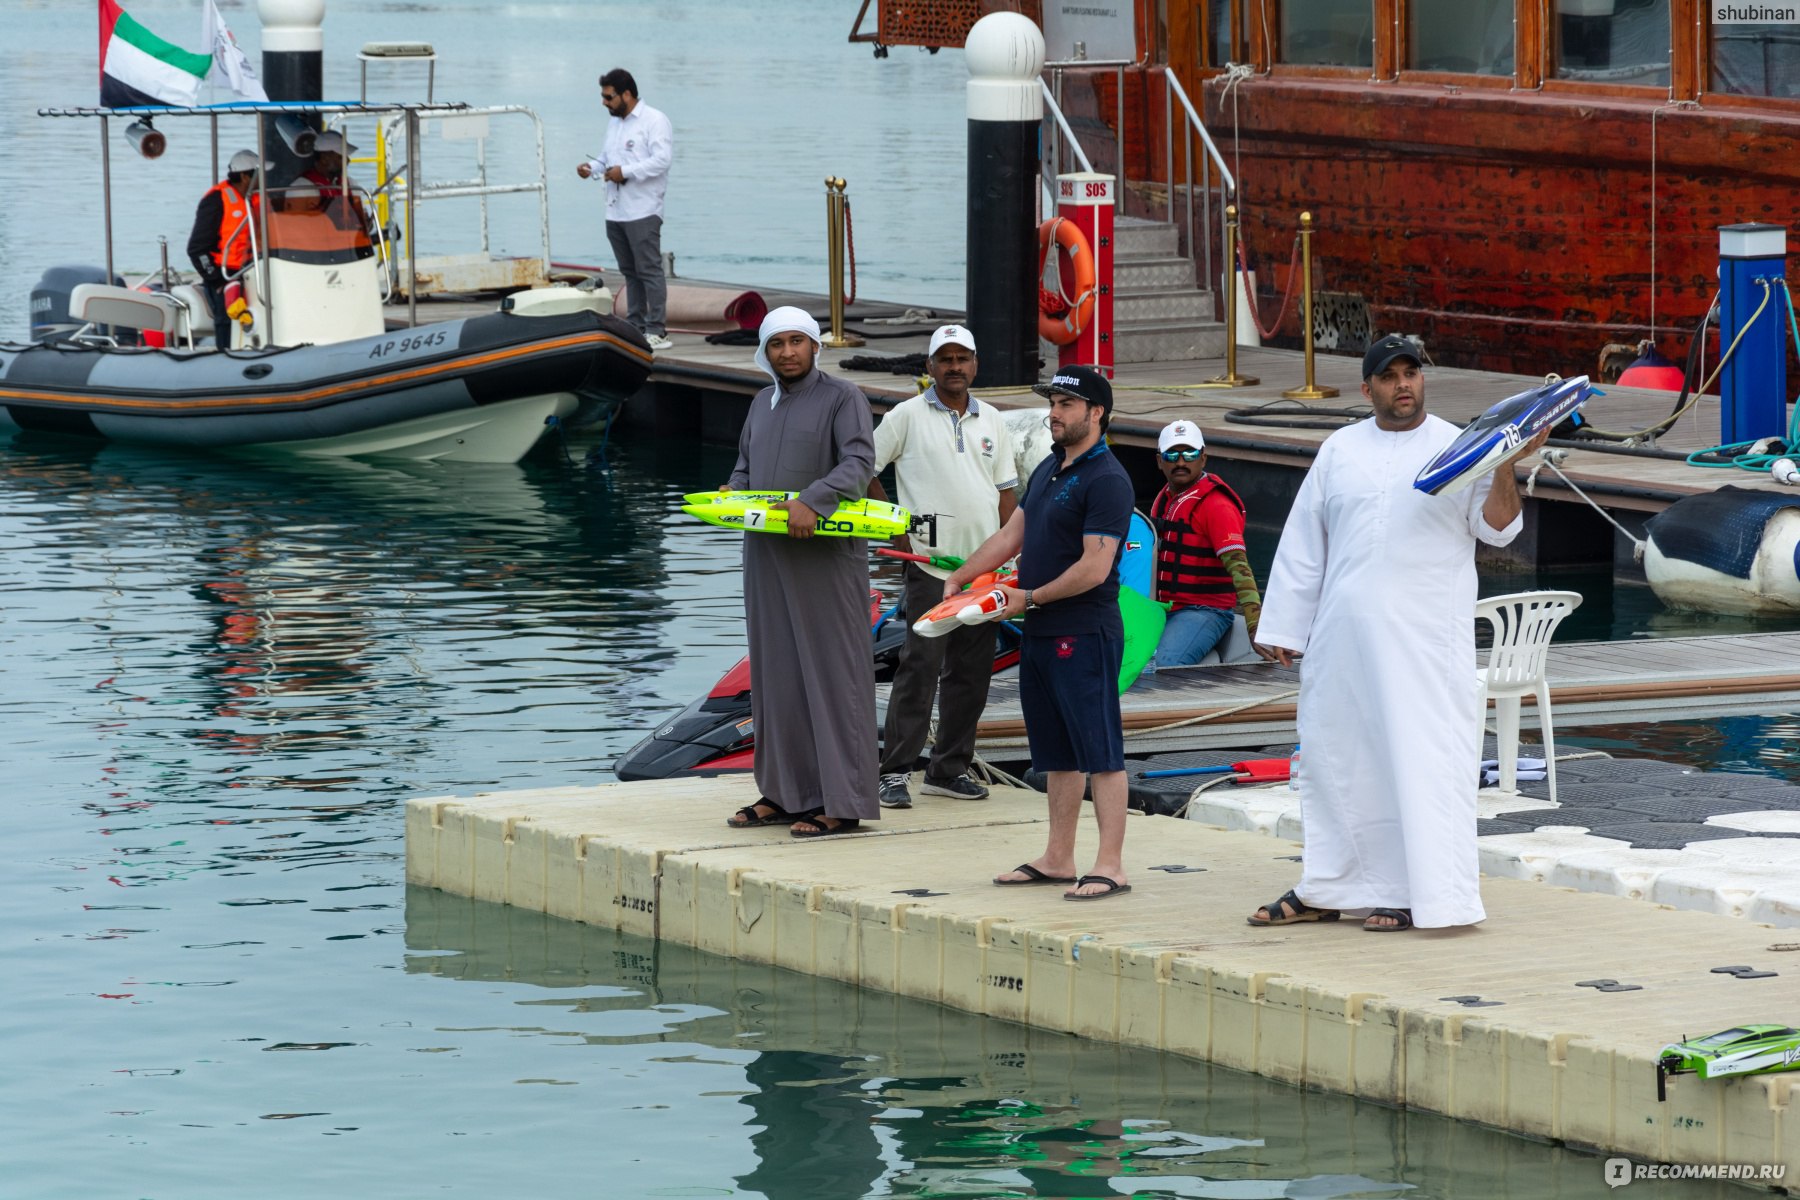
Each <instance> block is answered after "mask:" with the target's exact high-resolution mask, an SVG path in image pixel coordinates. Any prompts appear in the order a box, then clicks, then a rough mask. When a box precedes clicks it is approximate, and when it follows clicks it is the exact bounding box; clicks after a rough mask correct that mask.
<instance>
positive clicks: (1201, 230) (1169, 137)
mask: <svg viewBox="0 0 1800 1200" xmlns="http://www.w3.org/2000/svg"><path fill="white" fill-rule="evenodd" d="M1177 100H1179V101H1180V102H1181V113H1182V124H1181V162H1182V169H1183V171H1184V172H1185V180H1186V186H1185V188H1184V189H1183V190H1184V191H1185V192H1186V193H1187V225H1186V228H1187V231H1188V242H1189V250H1190V253H1189V255H1188V257H1189V258H1191V259H1192V260H1193V261H1194V263H1195V265H1196V266H1197V267H1198V268H1199V269H1200V272H1201V274H1200V278H1201V279H1202V280H1203V281H1204V286H1206V287H1208V288H1211V287H1213V286H1215V285H1216V284H1217V283H1218V282H1219V281H1220V278H1221V277H1219V276H1218V275H1217V274H1216V273H1215V271H1214V270H1213V233H1214V230H1213V219H1212V210H1213V192H1214V190H1215V187H1214V181H1213V172H1214V171H1217V172H1218V184H1217V188H1216V190H1217V191H1218V193H1219V205H1218V208H1219V226H1218V230H1217V232H1218V235H1219V257H1220V258H1221V259H1223V258H1224V256H1225V246H1226V245H1227V244H1228V241H1227V238H1226V236H1225V209H1226V207H1227V206H1228V205H1230V204H1232V203H1233V202H1235V201H1236V199H1237V178H1236V176H1234V175H1233V174H1232V173H1231V168H1230V167H1228V166H1226V165H1225V156H1224V155H1222V154H1220V153H1219V147H1218V146H1217V145H1216V144H1215V143H1214V142H1213V140H1212V134H1210V133H1208V132H1207V131H1206V122H1204V121H1202V120H1201V119H1200V114H1199V113H1197V112H1195V111H1194V102H1193V101H1191V100H1189V99H1188V94H1187V91H1186V90H1185V89H1184V88H1183V87H1182V86H1181V81H1180V80H1179V79H1177V78H1176V77H1175V72H1174V71H1172V70H1165V71H1163V162H1164V164H1165V166H1166V167H1167V169H1168V180H1169V216H1170V217H1171V218H1172V217H1174V215H1175V121H1174V111H1173V105H1174V101H1177ZM1196 135H1198V137H1199V139H1200V145H1201V146H1202V147H1204V148H1205V150H1206V157H1205V158H1204V159H1202V160H1201V162H1200V208H1201V213H1200V224H1199V225H1195V224H1194V154H1193V148H1194V138H1195V136H1196ZM1195 241H1198V242H1199V243H1200V246H1201V248H1202V249H1201V253H1200V254H1194V253H1192V252H1191V251H1192V247H1193V243H1194V242H1195ZM1223 271H1224V275H1223V277H1222V278H1224V279H1235V278H1236V276H1235V275H1234V274H1233V272H1232V266H1231V264H1230V263H1224V264H1223Z"/></svg>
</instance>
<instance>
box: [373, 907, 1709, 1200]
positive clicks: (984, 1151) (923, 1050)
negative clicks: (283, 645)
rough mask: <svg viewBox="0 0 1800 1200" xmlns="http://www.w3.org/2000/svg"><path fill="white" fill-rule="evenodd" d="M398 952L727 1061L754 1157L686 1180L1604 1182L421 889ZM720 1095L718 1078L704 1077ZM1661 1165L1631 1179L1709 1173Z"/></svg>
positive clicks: (1248, 1184)
mask: <svg viewBox="0 0 1800 1200" xmlns="http://www.w3.org/2000/svg"><path fill="white" fill-rule="evenodd" d="M406 950H407V954H406V961H405V967H406V970H407V972H408V973H409V974H417V975H427V976H433V977H436V978H439V979H442V980H444V981H447V982H448V981H454V982H457V983H461V984H472V985H477V986H478V987H492V986H493V985H494V984H496V983H501V982H504V983H506V984H508V985H510V986H513V987H517V988H520V989H521V990H519V991H517V992H515V993H513V994H512V996H513V998H512V999H511V1001H510V1007H511V1009H512V1012H513V1018H512V1020H511V1021H507V1020H505V1019H503V1018H502V1019H500V1020H498V1021H497V1022H496V1024H494V1025H492V1026H489V1027H487V1028H485V1029H483V1030H480V1031H470V1030H466V1029H464V1030H457V1031H454V1032H455V1033H456V1034H457V1035H459V1036H462V1037H467V1036H468V1035H469V1034H470V1033H471V1032H478V1033H480V1034H484V1035H486V1036H490V1037H517V1036H519V1035H521V1034H525V1033H542V1032H546V1031H545V1029H544V1026H542V1025H541V1024H539V1022H540V1021H541V1020H542V1017H541V1015H540V1014H541V1013H542V1012H543V1011H544V1009H546V1008H554V1009H555V1010H556V1011H557V1012H558V1013H560V1014H561V1015H560V1016H559V1017H558V1018H557V1020H558V1022H559V1024H558V1035H559V1036H560V1037H561V1038H562V1039H563V1042H562V1044H565V1045H571V1046H578V1045H591V1044H593V1043H594V1041H595V1040H596V1039H602V1038H603V1039H605V1040H607V1041H609V1042H614V1043H619V1042H638V1043H651V1044H655V1045H657V1047H658V1049H659V1051H660V1054H659V1057H658V1059H657V1061H659V1062H669V1063H674V1062H681V1063H689V1064H693V1063H706V1064H709V1065H711V1066H712V1067H714V1068H715V1069H717V1070H723V1071H725V1072H726V1073H727V1074H728V1075H732V1074H734V1075H735V1076H736V1078H737V1079H738V1081H739V1087H738V1088H737V1089H736V1093H735V1102H736V1104H737V1105H738V1107H739V1111H740V1112H741V1113H742V1123H743V1125H744V1127H745V1132H744V1137H745V1140H746V1141H747V1143H748V1147H749V1149H750V1150H751V1152H752V1153H753V1154H754V1162H753V1163H752V1164H751V1165H750V1166H749V1167H748V1168H747V1169H744V1170H740V1171H735V1172H731V1173H729V1174H726V1173H724V1171H723V1170H722V1171H721V1172H720V1173H717V1174H714V1175H711V1176H707V1177H705V1178H704V1180H703V1181H697V1180H693V1177H692V1176H690V1177H689V1178H690V1181H694V1182H704V1183H705V1184H707V1185H710V1186H713V1187H718V1188H721V1189H725V1188H731V1187H735V1188H736V1189H737V1191H736V1192H733V1193H732V1194H752V1195H762V1196H765V1197H767V1198H768V1200H815V1198H816V1197H820V1196H865V1195H867V1196H940V1197H947V1196H967V1197H975V1196H981V1197H1013V1196H1018V1197H1027V1196H1030V1197H1043V1196H1070V1197H1073V1196H1085V1197H1092V1196H1104V1195H1121V1196H1125V1195H1147V1196H1197V1197H1198V1196H1205V1197H1228V1198H1234V1200H1245V1198H1250V1200H1254V1198H1258V1197H1287V1196H1292V1197H1302V1196H1304V1197H1319V1198H1325V1197H1336V1196H1345V1197H1348V1196H1367V1197H1387V1196H1393V1197H1400V1196H1430V1197H1483V1198H1487V1200H1491V1198H1496V1197H1520V1198H1525V1197H1532V1198H1540V1197H1591V1196H1593V1195H1595V1194H1596V1193H1597V1192H1599V1191H1601V1190H1602V1188H1601V1177H1600V1176H1601V1161H1600V1160H1599V1159H1598V1158H1594V1157H1591V1156H1588V1155H1583V1154H1577V1153H1574V1152H1572V1151H1566V1150H1562V1149H1560V1148H1556V1147H1546V1146H1543V1145H1540V1144H1536V1143H1532V1142H1527V1141H1524V1140H1523V1139H1518V1138H1512V1137H1508V1136H1505V1135H1503V1134H1499V1133H1495V1132H1492V1131H1488V1130H1482V1129H1476V1128H1473V1127H1470V1126H1466V1125H1460V1124H1457V1123H1455V1122H1452V1121H1448V1120H1444V1119H1442V1118H1438V1117H1431V1116H1428V1115H1424V1114H1420V1113H1412V1112H1405V1111H1400V1110H1395V1109H1391V1108H1385V1107H1382V1106H1379V1105H1374V1104H1368V1103H1361V1102H1358V1101H1355V1100H1352V1099H1349V1098H1346V1097H1342V1096H1331V1095H1324V1094H1320V1093H1312V1092H1301V1091H1298V1090H1295V1089H1292V1088H1287V1087H1284V1086H1282V1085H1279V1084H1276V1083H1273V1082H1270V1081H1268V1080H1264V1079H1260V1078H1257V1077H1255V1076H1248V1075H1240V1074H1237V1073H1234V1072H1231V1071H1225V1070H1220V1069H1216V1068H1212V1067H1209V1066H1207V1065H1205V1064H1203V1063H1195V1062H1191V1061H1188V1060H1184V1059H1177V1058H1173V1057H1169V1056H1164V1055H1158V1054H1152V1053H1147V1052H1142V1051H1134V1050H1128V1049H1120V1048H1117V1047H1111V1046H1105V1045H1100V1044H1097V1043H1093V1042H1084V1041H1081V1040H1079V1039H1076V1038H1072V1037H1066V1036H1061V1035H1057V1034H1048V1033H1044V1032H1041V1031H1035V1030H1031V1029H1027V1028H1024V1027H1022V1026H1016V1025H1010V1024H1006V1023H1003V1022H999V1021H992V1020H985V1019H982V1018H978V1017H973V1016H970V1015H968V1014H964V1013H959V1012H955V1011H952V1010H948V1009H943V1008H940V1007H938V1006H936V1005H931V1004H926V1003H923V1002H921V1001H915V1000H909V999H907V998H905V997H900V996H892V995H887V994H885V993H879V992H865V991H861V990H858V989H855V988H849V987H845V986H843V985H840V984H835V983H832V982H830V981H826V980H820V979H814V978H812V977H809V976H803V975H796V974H792V973H790V972H786V971H781V970H777V969H775V968H771V967H764V966H758V965H755V964H750V963H743V962H737V961H734V960H730V959H722V958H715V957H712V956H710V955H704V954H698V953H696V952H694V951H692V950H689V949H686V948H684V947H681V946H676V945H671V944H667V943H653V942H648V941H644V940H641V939H637V938H631V937H625V936H621V935H617V934H614V933H611V932H609V931H604V930H599V929H594V928H591V927H588V926H583V925H577V924H574V923H572V922H567V921H561V920H554V919H551V918H549V917H545V916H542V915H541V914H534V913H528V912H523V911H520V910H518V909H512V908H505V907H502V906H498V905H490V904H483V903H479V902H476V901H472V900H466V899H463V898H460V897H454V896H449V895H446V894H444V893H440V892H436V891H431V890H427V889H419V888H409V889H408V891H407V897H406ZM500 1011H501V1010H499V1009H496V1010H495V1011H494V1015H495V1017H496V1018H499V1017H500ZM570 1035H573V1036H570ZM570 1054H571V1058H570V1070H571V1071H574V1070H576V1069H577V1063H578V1062H579V1055H578V1054H576V1053H575V1052H574V1051H571V1052H570ZM722 1092H723V1093H725V1094H729V1092H727V1091H726V1089H723V1088H721V1087H719V1086H718V1083H717V1081H716V1078H715V1080H714V1082H713V1084H712V1086H711V1088H710V1089H709V1090H708V1091H707V1092H706V1093H704V1094H706V1095H710V1096H715V1097H718V1096H720V1095H721V1094H722ZM624 1153H625V1151H624V1149H623V1148H620V1150H619V1154H620V1155H623V1154H624ZM609 1166H610V1164H609ZM1636 1186H1644V1187H1647V1186H1649V1185H1645V1184H1639V1185H1636ZM1661 1186H1663V1187H1664V1188H1665V1189H1667V1190H1663V1191H1656V1190H1654V1189H1651V1190H1648V1191H1647V1192H1646V1193H1645V1194H1646V1195H1652V1196H1663V1197H1674V1196H1683V1197H1686V1196H1700V1195H1715V1194H1721V1193H1718V1192H1716V1191H1714V1190H1713V1189H1711V1188H1710V1187H1707V1188H1704V1189H1697V1188H1695V1187H1694V1186H1693V1185H1667V1184H1664V1185H1661ZM627 1190H629V1189H627ZM721 1194H723V1192H721ZM1634 1194H1635V1193H1634Z"/></svg>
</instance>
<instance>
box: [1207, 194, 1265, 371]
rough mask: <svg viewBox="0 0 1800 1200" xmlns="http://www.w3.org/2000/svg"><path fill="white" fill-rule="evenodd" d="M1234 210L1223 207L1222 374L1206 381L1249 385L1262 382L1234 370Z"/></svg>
mask: <svg viewBox="0 0 1800 1200" xmlns="http://www.w3.org/2000/svg"><path fill="white" fill-rule="evenodd" d="M1237 240H1238V210H1237V205H1235V204H1228V205H1226V206H1225V373H1224V374H1223V375H1215V376H1213V377H1212V378H1211V379H1209V380H1207V381H1206V382H1208V383H1210V384H1214V385H1216V386H1218V387H1253V386H1255V385H1256V384H1258V383H1261V382H1262V381H1261V380H1259V379H1256V378H1254V377H1252V376H1249V375H1239V374H1238V373H1237V300H1238V287H1239V284H1238V261H1237Z"/></svg>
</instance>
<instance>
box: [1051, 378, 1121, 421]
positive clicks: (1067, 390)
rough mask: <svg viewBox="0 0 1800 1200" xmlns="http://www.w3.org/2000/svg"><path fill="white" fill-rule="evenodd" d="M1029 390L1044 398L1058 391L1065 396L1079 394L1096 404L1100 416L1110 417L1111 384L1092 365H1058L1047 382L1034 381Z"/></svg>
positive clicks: (1111, 402)
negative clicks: (1098, 407)
mask: <svg viewBox="0 0 1800 1200" xmlns="http://www.w3.org/2000/svg"><path fill="white" fill-rule="evenodd" d="M1031 390H1032V391H1034V392H1036V393H1037V394H1038V395H1040V396H1043V397H1044V398H1045V399H1049V397H1050V396H1052V395H1053V394H1055V393H1058V392H1060V393H1062V394H1063V395H1065V396H1079V397H1080V398H1081V399H1083V400H1086V401H1087V402H1088V403H1089V404H1098V405H1099V406H1100V415H1101V416H1102V417H1104V418H1107V419H1109V420H1110V419H1111V418H1112V406H1113V397H1112V384H1110V383H1108V382H1107V381H1106V376H1104V375H1102V374H1101V373H1100V372H1098V371H1096V370H1095V369H1094V368H1092V367H1058V368H1056V374H1055V375H1052V376H1051V377H1050V382H1049V383H1034V384H1032V385H1031Z"/></svg>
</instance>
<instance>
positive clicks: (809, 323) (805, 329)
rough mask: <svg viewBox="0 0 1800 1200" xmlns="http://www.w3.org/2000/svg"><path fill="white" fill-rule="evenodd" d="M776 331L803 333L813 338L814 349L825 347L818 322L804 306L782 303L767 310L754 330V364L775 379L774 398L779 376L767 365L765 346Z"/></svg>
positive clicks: (779, 394)
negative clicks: (759, 326)
mask: <svg viewBox="0 0 1800 1200" xmlns="http://www.w3.org/2000/svg"><path fill="white" fill-rule="evenodd" d="M778 333H804V334H805V335H806V336H807V337H809V338H811V339H812V340H813V346H814V347H815V348H816V349H818V350H822V349H824V348H825V343H824V339H823V338H821V337H820V336H819V323H818V322H817V321H815V320H813V318H812V314H811V313H809V312H807V311H806V310H805V309H804V308H795V307H794V306H793V305H791V304H784V305H782V306H781V307H780V308H774V309H770V310H769V315H768V316H766V317H764V318H763V321H762V328H760V329H758V330H757V331H756V365H757V366H758V367H760V368H762V371H763V374H765V375H767V376H768V377H769V378H770V379H773V380H774V381H775V399H779V398H780V397H781V377H780V376H778V375H776V374H775V368H774V367H772V366H770V365H769V352H768V350H767V349H765V347H767V346H768V344H769V339H770V338H772V337H774V336H775V335H776V334H778Z"/></svg>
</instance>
